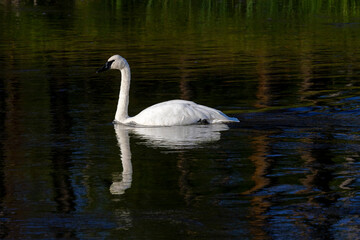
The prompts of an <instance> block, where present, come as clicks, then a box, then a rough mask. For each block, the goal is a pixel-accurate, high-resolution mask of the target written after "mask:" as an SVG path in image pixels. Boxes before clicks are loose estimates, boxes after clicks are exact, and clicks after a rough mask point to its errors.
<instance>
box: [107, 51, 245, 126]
mask: <svg viewBox="0 0 360 240" xmlns="http://www.w3.org/2000/svg"><path fill="white" fill-rule="evenodd" d="M106 67H107V68H109V67H110V68H111V69H118V70H120V71H121V87H120V94H119V101H118V106H117V110H116V114H115V120H114V121H115V122H118V123H123V124H131V125H142V126H177V125H191V124H198V123H209V124H212V123H224V122H239V120H238V119H237V118H231V117H228V116H227V115H225V114H224V113H222V112H221V111H219V110H216V109H214V108H210V107H206V106H203V105H199V104H196V103H194V102H191V101H185V100H171V101H166V102H162V103H158V104H155V105H153V106H151V107H148V108H146V109H144V110H143V111H141V112H140V113H139V114H138V115H136V116H134V117H129V116H128V105H129V89H130V78H131V77H130V66H129V64H128V63H127V61H126V60H125V59H124V58H123V57H121V56H119V55H114V56H112V57H110V58H109V60H108V62H107V63H106V64H105V66H104V67H103V68H102V69H101V71H103V70H104V69H105V70H106V69H107V68H106Z"/></svg>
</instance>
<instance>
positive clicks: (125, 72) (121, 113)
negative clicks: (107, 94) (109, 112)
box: [115, 64, 131, 123]
mask: <svg viewBox="0 0 360 240" xmlns="http://www.w3.org/2000/svg"><path fill="white" fill-rule="evenodd" d="M130 78H131V74H130V67H129V65H128V64H126V66H125V67H124V68H123V69H121V86H120V93H119V101H118V105H117V109H116V113H115V121H117V122H121V123H122V122H124V121H125V120H126V119H127V118H129V115H128V106H129V90H130Z"/></svg>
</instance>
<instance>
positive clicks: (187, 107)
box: [128, 100, 237, 126]
mask: <svg viewBox="0 0 360 240" xmlns="http://www.w3.org/2000/svg"><path fill="white" fill-rule="evenodd" d="M204 120H205V121H207V122H209V123H216V122H229V121H232V119H231V118H229V117H228V116H226V115H225V114H223V113H222V112H220V111H218V110H216V109H213V108H209V107H206V106H203V105H198V104H196V103H194V102H191V101H185V100H172V101H167V102H162V103H158V104H155V105H153V106H151V107H148V108H146V109H144V110H143V111H141V112H140V113H139V114H138V115H136V116H135V117H132V118H129V119H128V123H135V124H139V125H147V126H173V125H190V124H196V123H198V122H201V121H204ZM236 120H237V119H236Z"/></svg>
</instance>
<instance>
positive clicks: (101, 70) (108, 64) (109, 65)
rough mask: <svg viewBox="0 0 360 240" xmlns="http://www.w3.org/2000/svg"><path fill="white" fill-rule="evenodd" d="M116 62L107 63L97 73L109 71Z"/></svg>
mask: <svg viewBox="0 0 360 240" xmlns="http://www.w3.org/2000/svg"><path fill="white" fill-rule="evenodd" d="M114 61H115V60H112V61H109V62H106V63H105V65H104V66H102V67H101V68H99V69H98V70H97V71H96V73H101V72H104V71H106V70H109V69H110V68H111V64H112V63H113V62H114Z"/></svg>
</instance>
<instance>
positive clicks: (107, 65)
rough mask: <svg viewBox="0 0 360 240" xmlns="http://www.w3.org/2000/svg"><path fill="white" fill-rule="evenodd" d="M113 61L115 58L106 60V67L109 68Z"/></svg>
mask: <svg viewBox="0 0 360 240" xmlns="http://www.w3.org/2000/svg"><path fill="white" fill-rule="evenodd" d="M113 62H115V60H111V61H108V62H107V63H106V67H107V69H110V68H111V64H112V63H113Z"/></svg>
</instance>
